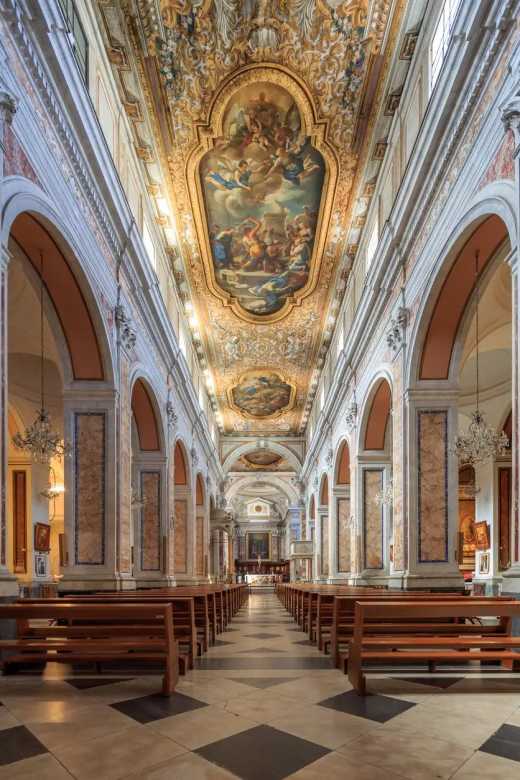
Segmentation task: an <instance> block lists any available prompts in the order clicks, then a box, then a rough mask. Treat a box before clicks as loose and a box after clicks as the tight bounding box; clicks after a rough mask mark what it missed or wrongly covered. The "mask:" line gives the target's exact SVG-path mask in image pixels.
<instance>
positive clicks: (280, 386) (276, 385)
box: [228, 370, 295, 420]
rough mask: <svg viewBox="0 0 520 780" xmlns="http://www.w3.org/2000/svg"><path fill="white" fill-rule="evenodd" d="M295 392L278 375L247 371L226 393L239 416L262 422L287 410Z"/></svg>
mask: <svg viewBox="0 0 520 780" xmlns="http://www.w3.org/2000/svg"><path fill="white" fill-rule="evenodd" d="M294 395H295V390H294V387H293V385H290V384H289V383H288V382H286V381H285V380H284V379H283V377H282V376H280V374H277V373H275V372H274V371H269V370H257V371H248V372H247V373H246V374H243V375H242V376H241V377H240V380H239V382H238V384H237V385H235V386H234V387H232V388H231V390H230V392H229V393H228V397H229V402H230V404H231V406H232V407H233V408H234V409H235V410H236V411H238V412H240V413H241V414H243V415H245V416H247V417H252V418H254V419H256V420H262V419H265V418H268V417H275V416H277V415H279V414H281V413H282V412H285V411H287V410H289V409H290V408H291V407H292V406H293V404H294Z"/></svg>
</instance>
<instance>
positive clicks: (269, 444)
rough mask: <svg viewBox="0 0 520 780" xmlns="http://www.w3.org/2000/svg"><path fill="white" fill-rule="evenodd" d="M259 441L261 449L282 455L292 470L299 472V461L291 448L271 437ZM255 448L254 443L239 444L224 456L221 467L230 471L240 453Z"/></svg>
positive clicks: (225, 471)
mask: <svg viewBox="0 0 520 780" xmlns="http://www.w3.org/2000/svg"><path fill="white" fill-rule="evenodd" d="M260 443H261V448H262V449H266V450H270V451H272V452H275V453H276V454H277V455H280V456H282V457H283V458H285V459H286V460H287V461H288V462H289V463H290V464H291V466H292V468H293V470H294V471H295V472H296V473H297V474H298V473H299V471H300V469H301V463H300V461H299V460H298V458H297V457H296V455H295V454H294V452H293V451H292V450H291V449H289V447H286V446H285V445H284V444H280V443H278V442H276V441H274V440H271V439H262V440H261V442H260ZM256 449H258V446H257V444H256V443H249V442H246V443H245V444H241V445H240V447H237V448H236V449H234V450H232V451H231V452H230V453H229V454H228V455H227V456H226V458H225V459H224V462H223V464H222V469H223V471H224V473H225V474H227V473H228V472H229V471H231V467H232V465H233V464H234V463H235V462H236V461H237V460H238V459H239V458H240V457H241V456H242V455H248V454H249V453H250V452H254V451H255V450H256Z"/></svg>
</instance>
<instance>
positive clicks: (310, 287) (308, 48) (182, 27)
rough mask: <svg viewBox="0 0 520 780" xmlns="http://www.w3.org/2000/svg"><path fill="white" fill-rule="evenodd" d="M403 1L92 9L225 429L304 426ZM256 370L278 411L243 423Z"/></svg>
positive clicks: (112, 1) (253, 0)
mask: <svg viewBox="0 0 520 780" xmlns="http://www.w3.org/2000/svg"><path fill="white" fill-rule="evenodd" d="M403 3H404V0H398V2H397V4H394V6H395V9H396V10H394V11H392V14H393V16H390V10H391V7H393V6H392V3H390V2H389V0H371V1H370V7H369V3H368V0H351V1H350V2H349V1H348V0H345V2H340V0H277V1H276V2H275V1H274V0H98V7H99V10H100V14H101V17H102V19H103V28H104V30H105V34H106V37H107V51H108V54H109V57H110V59H111V61H112V62H113V64H114V67H115V69H116V70H117V73H118V77H119V81H120V83H121V90H122V97H123V103H124V105H125V107H126V106H128V105H130V104H131V105H132V106H133V108H134V109H135V108H136V106H137V107H138V108H139V110H138V111H136V110H133V113H132V115H131V114H129V116H130V117H131V119H132V122H133V124H134V127H135V134H136V147H137V149H138V150H139V153H140V156H141V158H142V159H143V161H144V162H143V165H145V166H146V171H147V175H148V191H149V192H150V194H151V197H157V198H158V197H162V198H165V197H166V198H168V200H169V203H170V208H171V212H172V217H173V219H174V223H175V228H176V233H177V237H178V245H177V247H176V248H175V250H174V252H173V262H174V271H175V276H176V279H177V282H178V284H179V285H180V289H181V293H182V295H183V297H184V298H185V297H186V296H190V298H191V302H192V305H193V308H194V319H197V320H198V323H197V330H198V332H199V333H200V336H201V349H202V351H203V354H204V355H205V358H206V360H207V364H208V366H209V368H210V370H211V372H212V375H213V380H214V387H215V391H214V397H215V400H216V403H217V406H218V408H219V411H220V413H221V420H222V428H223V430H224V431H226V432H233V431H235V432H241V433H250V434H257V435H258V434H266V433H273V434H284V435H286V434H289V433H297V432H299V431H301V426H302V421H303V420H304V416H303V413H304V409H305V407H306V402H307V399H308V397H309V393H310V392H312V388H315V386H316V384H315V378H316V372H317V370H319V368H320V367H321V365H322V364H323V359H324V355H325V352H326V345H327V343H328V341H327V340H328V339H330V335H331V332H332V324H333V322H334V319H333V316H331V314H333V312H336V311H337V308H338V305H339V302H340V300H341V296H342V291H343V290H344V287H345V282H346V271H345V269H346V268H348V267H350V262H351V258H350V257H349V256H348V253H347V252H346V251H345V249H346V247H345V246H344V241H345V237H346V235H347V232H348V229H349V225H350V221H351V217H352V214H353V212H354V202H355V198H356V197H361V196H362V195H363V193H362V189H360V187H361V184H360V182H361V183H362V177H361V178H360V170H359V161H360V159H362V160H366V159H367V148H368V146H369V144H370V141H371V133H372V132H373V130H374V121H373V116H374V112H373V111H372V107H373V106H374V108H377V109H378V110H379V108H380V107H381V106H382V102H383V98H384V93H385V90H384V89H383V87H382V86H381V84H382V81H381V79H383V78H386V76H387V75H388V68H389V62H390V58H391V55H392V52H393V51H394V50H395V43H396V37H397V33H398V32H399V24H398V19H399V18H400V16H401V14H402V11H403ZM389 19H391V20H392V27H391V30H390V34H389V35H386V33H387V30H388V25H389ZM396 20H397V21H396ZM385 36H386V38H385ZM383 40H384V41H385V50H384V56H382V52H381V46H382V44H383ZM371 112H372V113H371ZM354 182H356V188H357V190H359V192H357V190H356V191H354V189H353V185H354ZM368 202H369V200H368V201H367V204H368ZM331 323H332V324H331ZM265 366H269V371H270V372H272V373H274V374H276V375H277V376H279V377H281V378H282V384H283V383H286V384H287V385H288V386H290V387H291V398H290V403H287V404H282V405H281V406H280V409H277V410H276V411H275V412H274V413H273V414H271V413H269V414H266V415H257V414H251V413H250V412H248V411H247V408H245V407H244V404H242V405H238V404H237V403H236V401H237V396H236V393H237V392H238V390H237V387H238V386H239V385H240V382H241V381H242V379H243V378H244V377H248V376H254V375H255V373H256V374H258V372H260V373H262V372H263V371H266V370H267V369H265V368H264V367H265ZM313 380H314V381H313ZM311 382H313V384H312V385H311ZM253 408H254V405H253Z"/></svg>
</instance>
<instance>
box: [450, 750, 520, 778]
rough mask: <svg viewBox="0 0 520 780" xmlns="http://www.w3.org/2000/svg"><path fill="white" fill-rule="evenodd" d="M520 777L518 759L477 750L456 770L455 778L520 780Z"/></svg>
mask: <svg viewBox="0 0 520 780" xmlns="http://www.w3.org/2000/svg"><path fill="white" fill-rule="evenodd" d="M518 777H519V772H518V762H517V761H509V759H507V758H501V757H500V756H493V755H491V754H490V753H480V752H477V753H474V754H473V755H472V756H471V758H470V759H468V761H466V763H465V764H463V766H462V767H461V768H460V769H459V770H458V771H457V772H455V774H454V775H453V780H518Z"/></svg>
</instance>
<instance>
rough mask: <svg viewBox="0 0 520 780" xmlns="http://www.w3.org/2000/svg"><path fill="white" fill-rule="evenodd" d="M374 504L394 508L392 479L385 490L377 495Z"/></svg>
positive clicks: (379, 491)
mask: <svg viewBox="0 0 520 780" xmlns="http://www.w3.org/2000/svg"><path fill="white" fill-rule="evenodd" d="M374 503H375V504H377V505H378V506H392V504H393V503H394V483H393V482H392V480H391V479H389V480H388V482H387V483H386V485H385V487H384V488H382V489H381V490H378V492H377V493H376V494H375V496H374Z"/></svg>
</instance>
